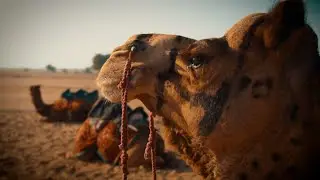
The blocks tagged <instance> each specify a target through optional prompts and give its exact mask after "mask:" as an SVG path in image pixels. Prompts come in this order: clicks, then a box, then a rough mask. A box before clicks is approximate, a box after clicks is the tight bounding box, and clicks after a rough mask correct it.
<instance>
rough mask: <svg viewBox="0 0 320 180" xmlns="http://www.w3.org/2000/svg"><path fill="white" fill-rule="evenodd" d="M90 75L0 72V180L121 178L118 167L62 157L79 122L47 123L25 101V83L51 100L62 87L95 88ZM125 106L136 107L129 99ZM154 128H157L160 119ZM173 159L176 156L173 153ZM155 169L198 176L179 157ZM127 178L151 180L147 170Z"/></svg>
mask: <svg viewBox="0 0 320 180" xmlns="http://www.w3.org/2000/svg"><path fill="white" fill-rule="evenodd" d="M95 76H96V74H94V73H92V74H85V73H70V72H69V73H63V72H57V73H52V72H46V71H41V70H28V71H25V70H17V69H1V70H0V86H1V88H0V102H1V103H0V131H1V133H0V179H1V180H2V179H22V180H27V179H30V180H33V179H34V180H36V179H78V180H81V179H95V180H98V179H104V180H105V179H121V176H122V174H121V169H120V167H119V166H115V167H112V166H111V165H107V164H103V163H101V162H84V161H80V160H77V159H67V158H66V157H65V155H66V153H67V152H68V151H70V150H71V149H72V146H73V138H74V136H75V133H76V131H77V129H78V128H79V127H80V124H66V123H48V122H44V121H43V120H42V119H41V116H40V115H38V114H37V113H36V112H35V109H34V107H33V105H32V104H31V98H30V95H29V86H30V85H35V84H40V85H42V88H41V90H42V95H43V99H44V101H45V102H46V103H51V102H53V101H54V100H55V99H57V98H58V97H59V96H60V94H61V92H62V91H64V90H65V89H66V88H71V90H77V89H79V88H83V89H86V90H88V91H92V90H94V89H96V85H95V82H94V79H95ZM129 105H130V106H132V107H136V106H141V105H142V104H141V102H140V101H137V100H134V101H132V102H130V103H129ZM156 126H157V127H158V128H160V129H161V123H159V122H158V123H157V124H156ZM177 158H178V157H177ZM172 163H174V165H172V166H173V167H171V168H166V169H161V170H158V171H157V178H158V179H159V180H161V179H200V177H199V176H197V175H196V174H194V173H193V172H192V171H191V170H190V168H188V167H187V166H186V165H185V164H184V163H183V162H182V161H181V160H180V161H179V160H176V161H173V162H172ZM129 171H130V174H129V177H128V179H139V180H140V179H151V171H150V170H149V169H144V168H142V167H137V168H132V169H129Z"/></svg>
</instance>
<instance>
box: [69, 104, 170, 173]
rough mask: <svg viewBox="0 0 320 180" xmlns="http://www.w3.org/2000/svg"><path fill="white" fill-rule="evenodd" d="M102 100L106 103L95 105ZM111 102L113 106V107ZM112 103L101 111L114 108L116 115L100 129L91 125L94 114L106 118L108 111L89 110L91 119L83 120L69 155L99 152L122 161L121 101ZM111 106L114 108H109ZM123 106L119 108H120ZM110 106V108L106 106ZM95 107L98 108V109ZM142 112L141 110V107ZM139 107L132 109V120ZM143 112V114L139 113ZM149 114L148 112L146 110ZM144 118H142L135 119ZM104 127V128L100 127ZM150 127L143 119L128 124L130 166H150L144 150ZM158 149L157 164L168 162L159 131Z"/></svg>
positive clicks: (89, 157)
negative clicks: (99, 112)
mask: <svg viewBox="0 0 320 180" xmlns="http://www.w3.org/2000/svg"><path fill="white" fill-rule="evenodd" d="M99 101H101V102H102V103H104V102H103V101H104V99H100V100H98V102H96V104H95V105H94V107H93V108H96V109H99V108H100V107H98V105H99V103H100V102H99ZM111 106H112V107H111ZM111 106H109V107H103V108H102V109H103V110H102V111H105V112H106V113H107V114H108V113H110V111H112V114H114V115H115V116H112V117H115V118H114V119H105V120H104V121H107V124H105V125H103V127H99V128H98V129H97V128H96V127H95V126H94V125H92V118H103V116H105V115H106V114H103V113H102V114H101V116H100V117H96V115H95V117H93V116H91V114H90V113H89V117H88V119H87V120H86V121H85V122H84V123H83V124H82V126H81V127H80V128H79V129H78V131H77V134H76V137H75V144H74V148H73V151H72V152H71V153H69V154H68V155H67V157H78V158H79V159H82V160H87V161H88V160H89V161H91V160H94V159H96V158H97V156H96V155H98V156H100V158H99V159H102V160H103V161H105V162H106V163H112V164H118V163H119V162H120V158H119V157H120V156H119V155H120V153H121V151H120V149H119V144H120V133H119V131H118V130H119V126H118V125H120V124H117V123H115V121H117V120H119V119H120V117H121V104H111ZM110 107H111V109H110ZM118 107H120V108H118ZM106 108H108V109H106ZM96 109H95V110H96ZM140 112H141V111H140ZM140 112H138V109H135V110H133V111H132V112H130V113H129V115H128V117H129V119H128V120H129V123H130V122H132V121H133V120H134V119H133V118H132V117H133V115H134V114H137V113H140ZM93 114H94V113H93ZM140 115H142V114H141V113H140ZM145 117H147V114H145ZM136 120H142V119H136ZM100 129H101V130H100ZM148 135H149V127H148V123H140V124H136V125H135V126H129V128H128V137H129V138H128V144H129V147H128V166H129V167H137V166H140V165H142V166H145V167H151V162H150V160H148V159H145V158H144V150H145V148H146V144H147V142H148ZM156 150H157V167H159V168H161V167H164V165H165V159H166V158H167V155H166V153H165V152H164V142H163V139H162V138H161V136H160V135H159V134H158V133H156Z"/></svg>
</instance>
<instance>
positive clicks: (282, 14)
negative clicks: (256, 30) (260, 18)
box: [263, 0, 305, 48]
mask: <svg viewBox="0 0 320 180" xmlns="http://www.w3.org/2000/svg"><path fill="white" fill-rule="evenodd" d="M265 25H266V26H265V27H264V31H263V40H264V44H265V46H266V47H268V48H276V47H277V46H278V45H279V44H281V42H283V41H285V40H286V39H287V38H289V37H290V34H291V33H292V32H293V31H295V30H296V29H299V28H301V27H303V26H304V25H305V7H304V2H303V0H285V1H280V2H279V3H277V4H276V5H275V6H274V7H273V8H272V9H271V11H270V12H269V13H268V14H267V16H266V23H265Z"/></svg>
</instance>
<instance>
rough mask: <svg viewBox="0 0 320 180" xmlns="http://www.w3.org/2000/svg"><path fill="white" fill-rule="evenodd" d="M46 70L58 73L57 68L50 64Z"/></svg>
mask: <svg viewBox="0 0 320 180" xmlns="http://www.w3.org/2000/svg"><path fill="white" fill-rule="evenodd" d="M46 69H47V71H51V72H56V71H57V68H56V67H54V66H53V65H51V64H48V65H47V66H46Z"/></svg>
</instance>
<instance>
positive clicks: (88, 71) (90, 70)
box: [83, 67, 92, 74]
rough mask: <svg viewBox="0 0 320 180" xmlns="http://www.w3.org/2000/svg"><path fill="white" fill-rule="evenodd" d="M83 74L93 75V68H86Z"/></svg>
mask: <svg viewBox="0 0 320 180" xmlns="http://www.w3.org/2000/svg"><path fill="white" fill-rule="evenodd" d="M83 72H85V73H88V74H90V73H92V69H91V67H86V68H85V69H84V71H83Z"/></svg>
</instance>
